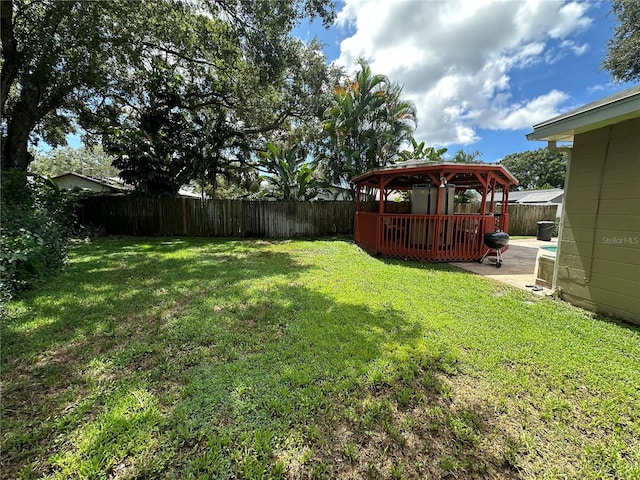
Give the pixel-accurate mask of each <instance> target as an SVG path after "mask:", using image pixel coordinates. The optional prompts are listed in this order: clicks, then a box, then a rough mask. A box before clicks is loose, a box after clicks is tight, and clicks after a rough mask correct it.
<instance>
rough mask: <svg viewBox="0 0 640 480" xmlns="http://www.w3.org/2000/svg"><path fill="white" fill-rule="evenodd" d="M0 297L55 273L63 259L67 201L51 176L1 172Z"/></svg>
mask: <svg viewBox="0 0 640 480" xmlns="http://www.w3.org/2000/svg"><path fill="white" fill-rule="evenodd" d="M0 208H1V212H0V215H1V217H0V238H1V241H0V301H6V300H8V299H9V298H11V296H13V295H14V294H15V293H16V292H17V291H19V290H23V289H26V288H29V287H31V286H32V285H33V284H34V283H35V282H37V281H38V280H39V279H41V278H43V277H45V276H48V275H53V274H55V273H57V272H58V271H59V270H60V269H61V268H62V267H63V266H64V265H65V263H66V260H67V244H68V238H69V235H70V234H71V231H72V225H73V202H72V200H71V198H70V197H68V196H66V195H65V194H63V193H62V192H60V191H59V190H58V188H57V187H56V186H55V184H53V183H52V182H51V181H49V180H46V179H43V178H42V177H38V176H36V177H31V176H30V177H27V176H26V175H25V174H24V173H22V172H19V171H16V170H12V171H9V172H2V190H1V198H0Z"/></svg>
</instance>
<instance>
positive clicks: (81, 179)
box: [51, 172, 131, 193]
mask: <svg viewBox="0 0 640 480" xmlns="http://www.w3.org/2000/svg"><path fill="white" fill-rule="evenodd" d="M51 180H53V181H54V182H56V183H57V184H58V185H59V186H60V188H63V189H69V190H72V189H74V188H78V189H80V190H89V191H93V192H112V193H122V192H127V191H129V190H131V188H130V187H129V188H127V187H126V186H125V185H124V184H123V183H122V182H117V181H116V180H114V179H104V178H93V177H88V176H86V175H81V174H79V173H75V172H68V173H63V174H62V175H57V176H55V177H53V178H52V179H51Z"/></svg>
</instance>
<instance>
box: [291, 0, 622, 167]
mask: <svg viewBox="0 0 640 480" xmlns="http://www.w3.org/2000/svg"><path fill="white" fill-rule="evenodd" d="M609 10H610V4H609V2H605V1H590V2H579V1H562V0H541V1H536V0H530V1H525V0H506V1H481V0H468V1H467V0H394V1H390V0H345V1H344V2H339V3H338V5H337V12H338V18H337V20H336V22H335V23H334V25H333V26H332V27H331V28H329V29H328V30H325V29H323V28H322V26H321V25H319V24H317V23H313V24H308V23H307V24H303V25H302V26H300V27H299V28H298V29H297V30H296V32H295V34H296V35H298V36H299V37H301V38H303V39H310V38H312V37H313V36H317V37H318V38H319V39H320V40H321V41H322V42H323V43H324V44H325V47H324V51H325V55H326V56H327V60H328V61H334V62H336V63H338V64H340V65H343V66H344V67H345V68H346V69H347V70H348V71H353V69H354V68H355V60H356V59H357V58H358V57H364V58H366V59H367V60H368V61H369V64H370V65H371V68H372V70H373V72H374V73H376V74H377V73H380V74H384V75H387V76H388V77H389V78H390V79H391V80H392V81H394V82H397V83H400V84H401V85H404V92H405V95H406V96H407V97H408V98H409V99H411V100H413V101H414V103H415V104H416V106H417V109H418V128H417V130H416V132H415V137H416V138H417V140H418V141H423V140H424V141H426V143H427V144H429V145H437V146H446V147H447V148H448V149H449V151H448V153H449V154H453V153H454V152H455V151H457V150H459V149H464V150H465V151H469V152H471V151H476V150H478V151H480V152H481V153H482V157H481V159H482V160H483V161H485V162H495V161H498V160H500V159H501V158H503V157H504V156H505V155H507V154H509V153H515V152H522V151H525V150H534V149H537V148H541V147H544V146H545V145H544V143H540V142H528V141H527V140H526V138H525V134H526V133H529V132H530V131H531V127H532V126H533V125H534V124H536V123H539V122H541V121H544V120H547V119H549V118H552V117H553V116H555V115H559V114H561V113H564V112H567V111H569V110H572V109H574V108H577V107H579V106H581V105H584V104H586V103H589V102H591V101H594V100H597V99H599V98H602V97H605V96H607V95H610V94H612V93H615V92H617V91H620V90H622V89H624V88H628V87H629V86H630V85H628V84H626V85H625V84H623V85H621V84H615V83H613V82H612V79H611V77H610V75H609V74H608V72H604V71H602V70H601V67H600V65H601V62H602V59H603V57H604V54H605V51H606V45H607V42H608V40H609V39H610V38H611V36H612V32H613V28H614V26H615V21H616V18H615V17H614V16H612V15H609Z"/></svg>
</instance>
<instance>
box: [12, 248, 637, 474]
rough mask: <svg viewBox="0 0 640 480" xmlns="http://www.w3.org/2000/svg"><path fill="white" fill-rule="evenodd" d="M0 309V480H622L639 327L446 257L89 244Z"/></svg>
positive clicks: (629, 449)
mask: <svg viewBox="0 0 640 480" xmlns="http://www.w3.org/2000/svg"><path fill="white" fill-rule="evenodd" d="M3 316H4V318H3V321H2V332H1V333H2V412H1V414H2V418H1V420H2V453H1V455H2V458H1V465H0V475H1V476H2V478H55V479H68V478H96V479H98V478H109V479H125V478H180V479H189V478H194V479H195V478H202V479H208V478H221V479H223V478H243V479H266V478H291V479H298V478H329V479H333V478H354V479H356V478H384V479H387V478H395V479H401V478H407V479H409V478H457V479H471V478H473V479H479V478H480V479H481V478H509V479H511V478H523V479H525V478H603V479H604V478H607V479H610V478H619V479H622V478H626V479H638V478H640V415H639V413H638V412H640V330H639V329H638V328H635V327H632V326H629V325H625V324H620V323H614V322H610V321H607V320H605V319H603V318H599V317H596V316H594V315H591V314H588V313H586V312H584V311H582V310H579V309H576V308H573V307H571V306H569V305H567V304H564V303H562V302H559V301H555V300H552V299H549V298H540V297H536V296H534V295H533V294H531V293H528V292H525V291H520V290H517V289H515V288H511V287H508V286H505V285H501V284H498V283H495V282H493V281H491V280H488V279H485V278H481V277H478V276H475V275H472V274H470V273H467V272H463V271H460V270H458V269H456V268H454V267H451V266H448V265H433V264H421V263H415V262H414V263H412V262H404V261H396V260H385V259H380V258H374V257H371V256H369V255H367V254H365V253H363V252H362V251H361V250H360V249H359V248H358V247H356V246H355V245H353V244H351V243H349V242H346V241H339V240H338V241H331V240H326V241H302V240H301V241H297V240H296V241H281V242H276V241H274V242H268V241H250V240H247V241H237V240H220V239H141V238H135V239H134V238H105V239H100V240H98V241H96V242H95V243H92V244H83V245H78V246H76V247H74V248H73V250H72V254H71V261H70V265H69V267H68V268H67V269H66V270H65V272H64V273H63V274H62V275H60V276H59V277H56V278H54V279H52V280H50V281H49V282H48V283H47V284H45V285H43V286H42V287H40V288H39V289H37V290H36V291H33V292H29V293H27V294H26V295H24V296H23V297H21V298H20V299H18V300H16V301H14V302H12V303H10V304H9V305H7V306H6V308H5V311H4V312H3Z"/></svg>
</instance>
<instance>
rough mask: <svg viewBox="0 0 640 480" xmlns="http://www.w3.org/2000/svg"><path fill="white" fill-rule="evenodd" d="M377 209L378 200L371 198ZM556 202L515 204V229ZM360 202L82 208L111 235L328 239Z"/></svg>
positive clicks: (99, 202) (398, 207)
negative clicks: (326, 237)
mask: <svg viewBox="0 0 640 480" xmlns="http://www.w3.org/2000/svg"><path fill="white" fill-rule="evenodd" d="M370 203H371V208H372V209H375V210H377V208H378V206H377V202H370ZM388 207H389V209H388V210H387V211H388V212H393V213H410V211H411V206H410V204H409V203H408V202H389V203H388ZM477 208H478V206H477V204H475V205H474V204H456V205H455V212H456V213H472V212H476V211H477ZM556 208H557V207H556V205H510V206H509V233H510V234H511V235H536V233H537V222H538V221H541V220H551V221H555V218H556ZM354 214H355V203H354V202H345V201H335V202H329V201H318V202H297V201H278V202H260V201H247V200H205V201H201V200H198V199H192V198H143V197H134V196H130V197H119V196H114V197H110V196H96V197H89V198H84V199H82V200H81V201H80V203H79V206H78V220H79V221H80V222H81V223H82V224H83V225H94V226H100V227H102V228H104V229H105V230H106V232H107V233H109V234H115V235H138V236H174V235H178V236H202V237H260V238H291V237H322V236H331V235H352V234H353V218H354Z"/></svg>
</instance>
